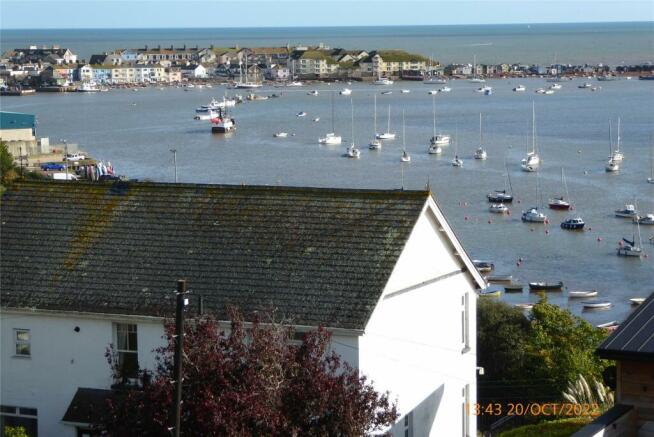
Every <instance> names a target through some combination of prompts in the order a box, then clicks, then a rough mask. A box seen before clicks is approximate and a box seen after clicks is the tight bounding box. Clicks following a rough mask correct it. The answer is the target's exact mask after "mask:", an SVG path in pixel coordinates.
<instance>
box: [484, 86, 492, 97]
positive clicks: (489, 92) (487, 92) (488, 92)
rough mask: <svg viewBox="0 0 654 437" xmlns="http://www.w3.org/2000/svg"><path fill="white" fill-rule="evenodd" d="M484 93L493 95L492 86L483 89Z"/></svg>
mask: <svg viewBox="0 0 654 437" xmlns="http://www.w3.org/2000/svg"><path fill="white" fill-rule="evenodd" d="M484 95H485V96H491V95H493V88H490V87H489V88H487V89H485V90H484Z"/></svg>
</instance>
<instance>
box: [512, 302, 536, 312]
mask: <svg viewBox="0 0 654 437" xmlns="http://www.w3.org/2000/svg"><path fill="white" fill-rule="evenodd" d="M534 305H536V304H534V303H517V304H515V305H514V306H515V307H516V308H520V309H521V310H531V309H533V308H534Z"/></svg>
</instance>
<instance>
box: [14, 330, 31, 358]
mask: <svg viewBox="0 0 654 437" xmlns="http://www.w3.org/2000/svg"><path fill="white" fill-rule="evenodd" d="M14 335H15V337H14V338H15V340H16V356H18V357H29V356H31V355H32V349H31V347H30V330H29V329H14Z"/></svg>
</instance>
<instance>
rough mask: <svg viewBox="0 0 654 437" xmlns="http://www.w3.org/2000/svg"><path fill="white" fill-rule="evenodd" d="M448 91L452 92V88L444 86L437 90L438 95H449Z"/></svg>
mask: <svg viewBox="0 0 654 437" xmlns="http://www.w3.org/2000/svg"><path fill="white" fill-rule="evenodd" d="M450 91H452V88H450V87H449V86H444V87H441V88H439V89H438V92H439V93H449V92H450Z"/></svg>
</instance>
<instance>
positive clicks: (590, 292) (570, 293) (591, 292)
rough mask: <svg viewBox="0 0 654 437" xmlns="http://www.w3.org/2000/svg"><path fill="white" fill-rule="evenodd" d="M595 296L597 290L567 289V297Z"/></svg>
mask: <svg viewBox="0 0 654 437" xmlns="http://www.w3.org/2000/svg"><path fill="white" fill-rule="evenodd" d="M595 296H597V290H570V291H568V297H569V298H579V297H595Z"/></svg>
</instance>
